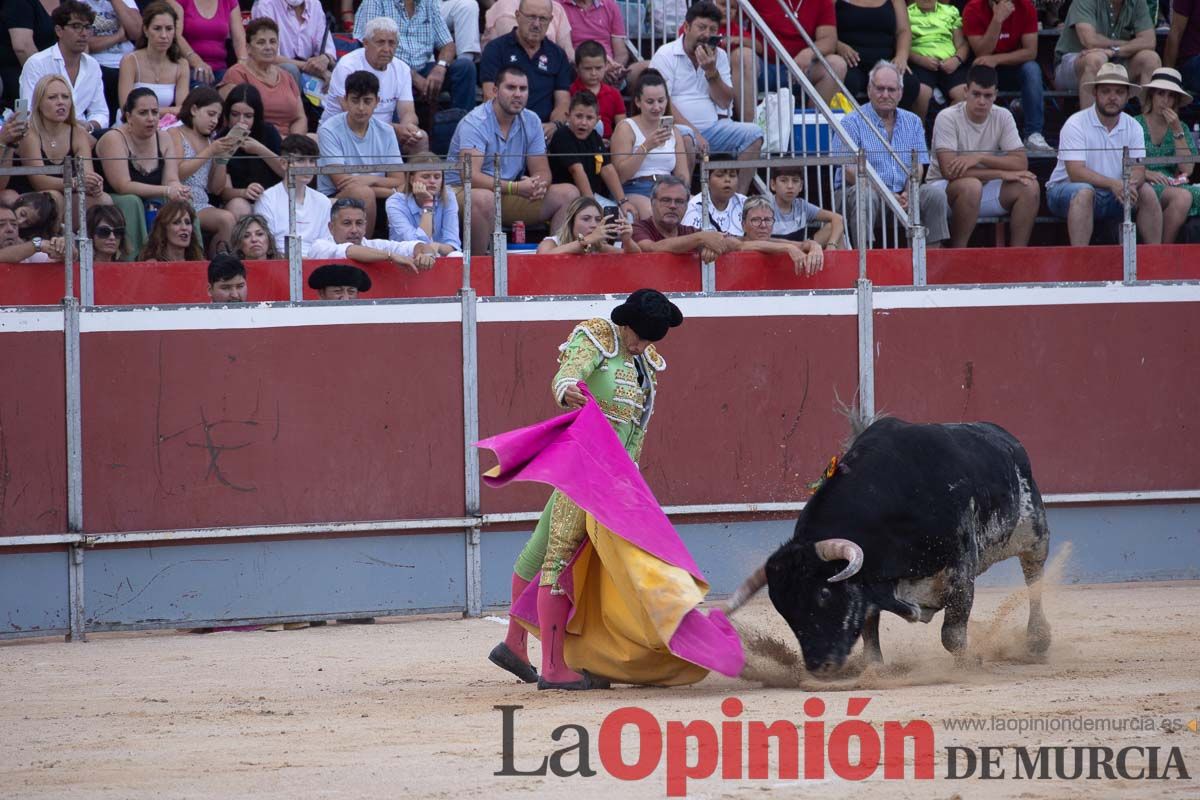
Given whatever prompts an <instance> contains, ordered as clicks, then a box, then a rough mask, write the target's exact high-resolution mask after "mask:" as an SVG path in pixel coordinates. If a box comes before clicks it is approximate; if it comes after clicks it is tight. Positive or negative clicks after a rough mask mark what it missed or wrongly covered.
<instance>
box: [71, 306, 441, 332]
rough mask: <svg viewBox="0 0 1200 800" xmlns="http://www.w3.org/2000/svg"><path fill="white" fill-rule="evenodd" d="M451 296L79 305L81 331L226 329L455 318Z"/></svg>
mask: <svg viewBox="0 0 1200 800" xmlns="http://www.w3.org/2000/svg"><path fill="white" fill-rule="evenodd" d="M460 314H461V306H460V305H459V304H458V303H457V302H434V303H428V302H423V303H381V304H378V305H376V304H371V303H356V304H347V305H316V304H314V305H311V306H295V307H289V306H270V305H266V304H257V305H248V306H246V307H244V308H233V307H230V308H217V307H211V306H195V307H190V308H146V309H122V310H94V309H89V310H85V311H84V312H83V313H82V315H81V316H80V320H79V327H80V331H81V332H83V333H99V332H125V331H148V330H155V331H194V330H232V329H238V328H297V327H306V326H324V325H379V324H397V323H411V322H458V320H459V315H460Z"/></svg>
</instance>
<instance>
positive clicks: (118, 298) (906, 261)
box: [0, 245, 1200, 305]
mask: <svg viewBox="0 0 1200 800" xmlns="http://www.w3.org/2000/svg"><path fill="white" fill-rule="evenodd" d="M1198 253H1200V249H1197V248H1196V247H1194V246H1192V245H1156V246H1150V245H1141V246H1139V247H1138V275H1139V277H1141V278H1142V279H1143V280H1197V279H1200V258H1198V257H1197V254H1198ZM927 254H928V257H927V259H926V272H927V278H928V282H929V283H930V284H962V283H966V284H969V283H1030V282H1043V283H1045V282H1064V281H1119V280H1121V275H1122V271H1121V248H1119V247H1035V248H1002V249H990V248H989V249H983V248H973V249H961V250H949V249H931V250H929V251H927ZM826 262H827V265H826V268H825V270H824V271H823V272H822V273H820V274H818V275H815V276H812V277H803V276H797V275H795V273H794V272H793V270H792V267H791V264H790V262H789V261H788V260H787V259H782V258H779V257H768V256H764V255H762V254H760V253H731V254H729V255H726V256H722V257H721V258H720V259H719V260H718V262H717V290H718V291H743V292H752V291H804V290H811V289H849V288H852V287H853V286H854V282H855V280H856V279H857V277H858V255H857V253H855V252H853V251H836V250H835V251H831V252H829V253H827V254H826ZM325 263H329V262H325V261H306V262H305V263H304V274H305V277H306V278H307V276H308V274H309V273H311V272H312V270H313V269H315V268H316V267H318V266H320V265H321V264H325ZM346 263H350V262H346ZM357 266H359V267H362V268H363V269H365V270H366V271H367V273H368V274H370V276H371V280H372V283H373V284H374V285H373V287H372V289H371V292H370V293H369V294H368V295H367V297H368V298H370V299H378V298H390V297H453V296H454V295H456V294H458V290H459V287H460V286H461V285H462V259H459V258H443V259H439V260H438V262H437V265H436V266H435V267H434V268H433V269H432V270H431V271H429V272H425V273H421V274H420V275H413V274H412V273H410V272H407V271H404V270H400V269H397V268H396V267H394V266H392V265H377V264H359V265H357ZM206 267H207V265H206V263H201V262H191V263H188V262H185V263H178V264H162V263H154V262H143V263H137V264H98V265H96V271H95V289H96V292H95V293H96V302H97V303H98V304H101V305H153V304H162V303H204V302H208V295H207V293H206V287H207V276H206ZM248 267H249V274H250V281H249V283H250V299H251V300H252V301H255V302H264V301H273V300H274V301H282V300H287V298H288V286H287V265H286V262H283V261H252V262H249V264H248ZM508 272H509V278H508V280H509V287H508V292H509V294H510V295H513V296H523V295H542V296H545V295H580V294H612V293H621V292H628V291H632V290H634V289H638V288H641V287H642V286H655V287H657V288H659V289H661V290H662V291H666V292H698V291H700V285H701V284H700V263H699V260H698V259H697V258H696V257H695V256H691V255H665V254H664V255H638V256H633V257H630V256H624V255H594V256H587V257H579V256H539V255H533V254H528V253H512V254H510V255H509V256H508ZM867 274H868V276H869V277H870V278H871V280H872V282H874V283H875V284H876V285H879V286H909V285H911V284H912V253H911V251H909V250H872V251H870V252H869V253H868V255H867ZM471 285H472V287H474V289H475V292H476V294H477V295H479V296H481V297H487V296H490V295H492V294H493V293H494V292H493V289H494V285H495V275H494V272H493V268H492V261H491V259H490V258H478V257H477V258H473V259H472V260H471ZM63 286H64V284H63V270H62V267H61V265H52V264H0V305H57V304H58V303H59V302H60V301H61V300H62V296H63ZM304 297H305V299H310V300H311V299H314V298H315V297H316V293H315V292H313V291H312V290H311V289H309V288H308V287H307V284H306V285H305V287H304Z"/></svg>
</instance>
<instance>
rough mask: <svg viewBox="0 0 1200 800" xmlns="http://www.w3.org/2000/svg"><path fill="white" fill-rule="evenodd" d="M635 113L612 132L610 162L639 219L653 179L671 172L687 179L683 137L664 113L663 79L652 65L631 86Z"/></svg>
mask: <svg viewBox="0 0 1200 800" xmlns="http://www.w3.org/2000/svg"><path fill="white" fill-rule="evenodd" d="M633 104H634V107H635V108H637V112H638V113H636V114H634V115H633V116H631V117H626V118H625V120H624V121H623V122H622V123H621V124H620V125H618V126H617V128H616V130H614V131H613V135H612V163H613V166H614V167H616V170H617V175H618V176H619V177H620V179H621V183H622V187H621V188H622V189H623V190H624V191H625V196H626V197H627V198H629V202H631V203H632V204H633V207H634V208H635V209H637V213H638V218H639V219H649V218H650V215H651V212H650V193H651V191H653V189H654V184H655V182H656V181H657V179H658V178H659V177H661V176H664V175H675V176H677V177H678V178H679V179H680V180H682V181H684V182H688V181H689V179H690V177H691V176H690V175H689V174H688V168H687V158H686V156H685V154H684V149H683V137H682V136H680V135H679V132H678V131H677V130H675V120H674V118H673V117H671V116H664V115H666V113H667V111H668V109H670V107H671V96H670V95H669V94H668V93H667V82H666V81H665V80H664V79H663V76H662V73H661V72H659V71H658V70H656V69H647V70H646V71H645V72H643V73H642V74H641V75H640V76H639V77H638V80H637V84H636V85H635V86H634V88H633Z"/></svg>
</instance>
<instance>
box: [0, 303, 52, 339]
mask: <svg viewBox="0 0 1200 800" xmlns="http://www.w3.org/2000/svg"><path fill="white" fill-rule="evenodd" d="M62 329H63V312H61V311H22V310H20V309H16V308H10V309H0V333H37V332H39V331H58V332H60V333H61V332H62Z"/></svg>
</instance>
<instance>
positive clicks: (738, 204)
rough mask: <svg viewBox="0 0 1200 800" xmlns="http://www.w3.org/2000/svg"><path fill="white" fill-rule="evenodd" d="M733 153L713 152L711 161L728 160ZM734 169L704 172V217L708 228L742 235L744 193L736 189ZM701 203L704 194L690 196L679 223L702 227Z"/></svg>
mask: <svg viewBox="0 0 1200 800" xmlns="http://www.w3.org/2000/svg"><path fill="white" fill-rule="evenodd" d="M733 159H734V156H731V155H727V154H716V155H713V156H712V160H713V161H732V160H733ZM737 182H738V171H737V170H736V169H714V170H713V171H712V172H710V173H708V198H709V200H710V201H711V206H710V207H709V209H708V218H709V222H710V225H711V227H712V228H715V229H716V230H718V231H720V232H721V233H723V234H725V235H727V236H741V235H742V205H743V204H744V203H745V202H746V195H744V194H739V193H738V190H737ZM703 205H704V193H703V192H701V193H700V194H697V195H695V196H693V197H692V199H691V202H689V203H688V207H687V213H686V214H684V215H683V224H684V225H687V226H688V227H691V228H696V229H697V230H703V229H704V224H703V223H704V220H703V219H702V218H701V209H702V208H703Z"/></svg>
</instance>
